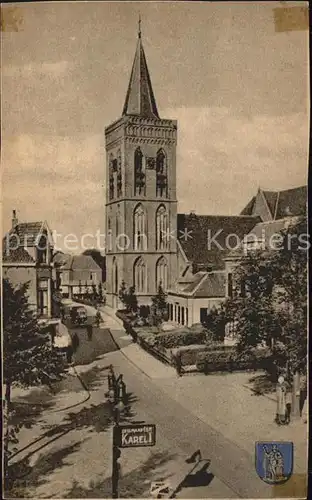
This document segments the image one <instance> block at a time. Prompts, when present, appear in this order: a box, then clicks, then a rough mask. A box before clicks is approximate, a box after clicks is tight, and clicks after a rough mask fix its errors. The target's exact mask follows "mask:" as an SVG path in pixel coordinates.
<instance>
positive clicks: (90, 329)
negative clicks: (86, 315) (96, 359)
mask: <svg viewBox="0 0 312 500" xmlns="http://www.w3.org/2000/svg"><path fill="white" fill-rule="evenodd" d="M87 335H88V340H92V335H93V327H92V325H88V326H87Z"/></svg>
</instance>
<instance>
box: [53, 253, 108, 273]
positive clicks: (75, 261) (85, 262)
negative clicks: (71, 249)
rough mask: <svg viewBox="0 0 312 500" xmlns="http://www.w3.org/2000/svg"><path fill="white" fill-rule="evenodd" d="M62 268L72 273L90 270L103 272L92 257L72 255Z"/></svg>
mask: <svg viewBox="0 0 312 500" xmlns="http://www.w3.org/2000/svg"><path fill="white" fill-rule="evenodd" d="M62 268H63V269H68V270H71V271H76V270H88V271H94V272H96V271H101V272H102V270H101V268H100V266H99V265H98V264H97V263H96V262H95V260H94V259H93V258H92V257H91V255H72V256H71V257H70V258H69V259H68V260H67V261H66V263H65V264H64V265H63V266H62Z"/></svg>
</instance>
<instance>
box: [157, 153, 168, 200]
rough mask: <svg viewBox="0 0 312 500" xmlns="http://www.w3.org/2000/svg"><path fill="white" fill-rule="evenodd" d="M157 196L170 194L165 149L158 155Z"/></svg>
mask: <svg viewBox="0 0 312 500" xmlns="http://www.w3.org/2000/svg"><path fill="white" fill-rule="evenodd" d="M156 196H160V197H163V196H165V197H167V196H168V181H167V157H166V154H165V152H164V150H163V149H160V150H159V151H158V152H157V155H156Z"/></svg>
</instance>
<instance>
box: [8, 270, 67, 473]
mask: <svg viewBox="0 0 312 500" xmlns="http://www.w3.org/2000/svg"><path fill="white" fill-rule="evenodd" d="M28 288H29V283H26V284H23V285H21V286H19V287H16V288H14V287H13V286H12V284H11V283H10V282H9V281H8V280H7V279H4V280H3V289H2V290H3V292H2V293H3V297H2V298H3V359H4V363H3V379H4V384H5V401H4V410H5V411H4V420H5V432H4V467H5V471H6V472H7V471H8V460H9V457H10V454H11V453H12V450H10V445H11V444H16V443H17V442H18V440H17V432H18V430H19V429H18V428H14V427H12V426H11V416H12V412H13V410H12V404H11V391H12V387H14V386H19V387H31V386H39V385H44V384H49V385H50V384H51V382H53V381H55V380H59V379H61V378H62V377H63V376H64V374H65V363H64V361H63V359H62V357H61V356H60V355H59V354H58V353H57V351H56V350H55V349H53V346H52V345H51V337H50V336H48V335H46V334H43V333H41V332H40V329H39V326H38V320H37V318H36V316H35V314H34V312H33V311H32V310H31V309H30V307H29V304H28V298H27V290H28ZM13 451H14V450H13Z"/></svg>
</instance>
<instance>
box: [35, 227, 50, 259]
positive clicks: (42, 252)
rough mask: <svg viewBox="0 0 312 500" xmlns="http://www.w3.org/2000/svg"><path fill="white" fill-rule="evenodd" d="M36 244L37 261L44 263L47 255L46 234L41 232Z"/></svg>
mask: <svg viewBox="0 0 312 500" xmlns="http://www.w3.org/2000/svg"><path fill="white" fill-rule="evenodd" d="M36 244H37V263H38V264H46V263H47V256H48V252H47V250H48V238H47V235H44V234H42V235H41V236H40V238H37V239H36Z"/></svg>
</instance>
